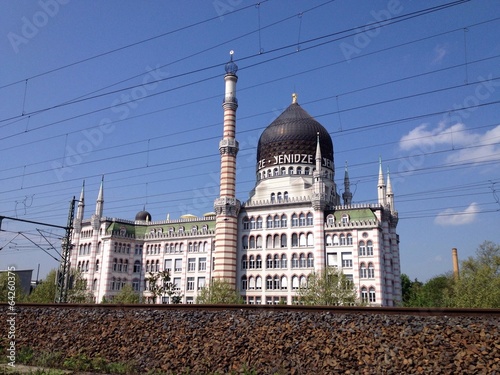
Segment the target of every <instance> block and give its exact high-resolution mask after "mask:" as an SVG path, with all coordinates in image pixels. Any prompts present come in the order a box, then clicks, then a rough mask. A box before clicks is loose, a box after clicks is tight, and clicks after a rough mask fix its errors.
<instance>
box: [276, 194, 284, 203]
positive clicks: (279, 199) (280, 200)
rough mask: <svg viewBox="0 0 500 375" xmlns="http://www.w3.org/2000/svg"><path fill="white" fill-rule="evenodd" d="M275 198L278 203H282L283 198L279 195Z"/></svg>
mask: <svg viewBox="0 0 500 375" xmlns="http://www.w3.org/2000/svg"><path fill="white" fill-rule="evenodd" d="M277 197H278V202H282V201H283V196H282V195H281V193H278V195H277Z"/></svg>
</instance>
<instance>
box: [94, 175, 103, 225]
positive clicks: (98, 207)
mask: <svg viewBox="0 0 500 375" xmlns="http://www.w3.org/2000/svg"><path fill="white" fill-rule="evenodd" d="M103 204H104V175H103V176H102V178H101V186H100V187H99V194H98V195H97V202H96V205H95V214H96V215H97V216H99V217H102V212H103Z"/></svg>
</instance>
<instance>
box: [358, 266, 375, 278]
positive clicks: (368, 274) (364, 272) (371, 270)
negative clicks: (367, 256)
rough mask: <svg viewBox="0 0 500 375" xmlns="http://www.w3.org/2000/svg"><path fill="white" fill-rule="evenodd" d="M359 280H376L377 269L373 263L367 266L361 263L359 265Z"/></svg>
mask: <svg viewBox="0 0 500 375" xmlns="http://www.w3.org/2000/svg"><path fill="white" fill-rule="evenodd" d="M359 278H360V279H374V278H375V267H374V266H373V263H371V262H370V263H368V266H366V264H365V263H361V264H360V265H359Z"/></svg>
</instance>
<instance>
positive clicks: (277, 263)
mask: <svg viewBox="0 0 500 375" xmlns="http://www.w3.org/2000/svg"><path fill="white" fill-rule="evenodd" d="M280 263H281V262H280V256H279V255H278V254H275V255H274V263H273V268H281V264H280Z"/></svg>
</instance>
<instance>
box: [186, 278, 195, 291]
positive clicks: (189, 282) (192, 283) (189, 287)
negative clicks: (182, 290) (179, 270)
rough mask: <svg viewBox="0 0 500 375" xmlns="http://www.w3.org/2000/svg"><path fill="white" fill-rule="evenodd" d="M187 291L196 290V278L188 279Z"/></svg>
mask: <svg viewBox="0 0 500 375" xmlns="http://www.w3.org/2000/svg"><path fill="white" fill-rule="evenodd" d="M187 290H194V277H188V278H187Z"/></svg>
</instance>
